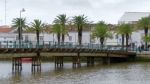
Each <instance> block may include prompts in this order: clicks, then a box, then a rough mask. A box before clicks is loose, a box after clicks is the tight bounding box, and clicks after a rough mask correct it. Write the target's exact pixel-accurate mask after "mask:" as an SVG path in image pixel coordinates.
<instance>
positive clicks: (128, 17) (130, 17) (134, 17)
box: [118, 12, 150, 23]
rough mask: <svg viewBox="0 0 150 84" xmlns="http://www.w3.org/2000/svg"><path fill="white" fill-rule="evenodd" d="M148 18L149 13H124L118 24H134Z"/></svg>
mask: <svg viewBox="0 0 150 84" xmlns="http://www.w3.org/2000/svg"><path fill="white" fill-rule="evenodd" d="M148 16H150V12H125V13H124V14H123V16H122V17H121V18H120V20H119V21H118V23H130V22H136V21H138V20H139V19H141V18H142V17H148Z"/></svg>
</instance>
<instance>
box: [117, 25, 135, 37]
mask: <svg viewBox="0 0 150 84" xmlns="http://www.w3.org/2000/svg"><path fill="white" fill-rule="evenodd" d="M133 30H134V28H133V26H132V25H131V24H121V25H118V28H117V33H118V34H121V35H122V34H124V35H125V34H129V35H131V34H132V32H133Z"/></svg>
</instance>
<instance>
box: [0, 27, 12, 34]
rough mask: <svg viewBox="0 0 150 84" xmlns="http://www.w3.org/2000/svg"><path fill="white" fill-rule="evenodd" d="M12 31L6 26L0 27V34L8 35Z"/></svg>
mask: <svg viewBox="0 0 150 84" xmlns="http://www.w3.org/2000/svg"><path fill="white" fill-rule="evenodd" d="M11 31H12V28H10V27H9V26H7V25H4V26H0V33H9V32H11Z"/></svg>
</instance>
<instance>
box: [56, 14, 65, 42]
mask: <svg viewBox="0 0 150 84" xmlns="http://www.w3.org/2000/svg"><path fill="white" fill-rule="evenodd" d="M67 21H68V18H67V17H66V15H65V14H61V15H58V16H57V18H56V19H55V20H54V22H55V23H57V24H60V26H61V29H62V43H64V40H65V34H66V33H67V31H66V23H67Z"/></svg>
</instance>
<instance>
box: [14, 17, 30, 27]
mask: <svg viewBox="0 0 150 84" xmlns="http://www.w3.org/2000/svg"><path fill="white" fill-rule="evenodd" d="M12 27H14V28H18V29H19V28H25V27H27V25H26V19H25V18H14V19H13V20H12Z"/></svg>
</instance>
